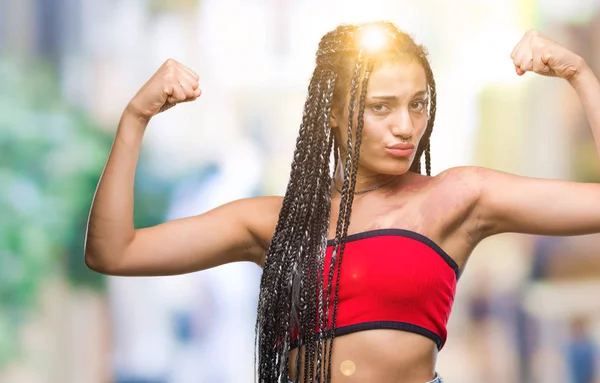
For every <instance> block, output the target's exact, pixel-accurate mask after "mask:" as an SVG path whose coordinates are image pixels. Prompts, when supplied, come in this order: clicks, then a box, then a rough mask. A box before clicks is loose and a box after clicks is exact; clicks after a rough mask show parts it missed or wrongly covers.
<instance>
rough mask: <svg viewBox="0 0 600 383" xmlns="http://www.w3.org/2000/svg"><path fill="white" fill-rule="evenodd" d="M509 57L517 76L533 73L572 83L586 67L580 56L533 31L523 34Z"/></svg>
mask: <svg viewBox="0 0 600 383" xmlns="http://www.w3.org/2000/svg"><path fill="white" fill-rule="evenodd" d="M510 57H511V58H512V60H513V64H514V65H515V70H516V71H517V74H518V75H519V76H522V75H523V74H525V72H535V73H537V74H541V75H544V76H551V77H560V78H563V79H565V80H568V81H572V80H573V79H574V78H575V77H576V75H577V74H578V73H580V72H581V71H582V70H583V69H584V68H585V66H586V63H585V61H584V60H583V59H582V58H581V57H580V56H578V55H576V54H575V53H573V52H571V51H570V50H568V49H567V48H565V47H563V46H562V45H560V44H558V43H557V42H555V41H553V40H552V39H550V38H549V37H548V36H546V35H544V34H542V33H540V32H538V31H535V30H530V31H528V32H527V33H525V35H524V36H523V38H522V39H521V41H519V43H518V44H517V45H516V46H515V49H513V51H512V53H511V54H510Z"/></svg>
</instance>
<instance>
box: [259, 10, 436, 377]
mask: <svg viewBox="0 0 600 383" xmlns="http://www.w3.org/2000/svg"><path fill="white" fill-rule="evenodd" d="M370 26H376V27H378V28H381V29H382V30H383V31H384V32H385V35H386V36H387V39H388V40H389V42H390V44H388V46H387V47H386V48H385V50H383V51H380V52H378V53H377V54H368V53H366V52H365V51H364V50H363V49H362V48H361V45H360V43H359V42H358V37H359V35H360V33H361V31H364V30H365V28H367V27H370ZM407 55H408V57H410V58H413V59H417V60H419V63H420V64H421V65H422V66H423V69H424V70H425V74H426V78H427V84H428V87H429V95H430V99H431V102H430V107H429V108H430V109H429V120H428V123H427V127H426V129H425V132H424V134H423V137H422V139H421V142H420V144H419V146H418V148H417V152H416V155H415V159H414V162H413V164H412V165H411V168H410V170H411V171H413V172H416V173H421V157H422V155H423V153H424V154H425V167H426V174H427V175H430V173H431V153H430V136H431V132H432V130H433V123H434V120H435V112H436V90H435V81H434V78H433V73H432V71H431V67H430V65H429V61H428V59H427V51H426V50H425V48H424V47H423V46H421V45H417V44H416V43H415V42H414V41H413V39H412V38H411V37H410V36H409V35H407V34H406V33H404V32H402V31H400V30H399V29H398V28H397V27H396V26H395V25H394V24H392V23H389V22H376V23H368V24H361V25H341V26H339V27H337V28H336V29H334V30H332V31H331V32H329V33H327V34H326V35H325V36H323V38H322V39H321V41H320V43H319V48H318V51H317V54H316V67H315V69H314V72H313V75H312V78H311V80H310V83H309V86H308V96H307V98H306V102H305V105H304V113H303V116H302V123H301V125H300V130H299V134H298V138H297V141H296V149H295V151H294V157H293V161H292V165H291V172H290V179H289V183H288V186H287V190H286V193H285V196H284V198H283V203H282V207H281V210H280V213H279V219H278V222H277V226H276V228H275V233H274V235H273V238H272V240H271V243H270V246H269V249H268V251H267V255H266V259H265V264H264V268H263V274H262V278H261V284H260V295H259V302H258V310H257V320H256V338H255V353H256V354H255V362H256V368H257V373H258V381H259V382H260V383H278V382H287V376H288V366H289V363H290V360H289V352H290V349H291V348H292V344H293V343H294V344H296V345H297V347H298V354H297V357H296V358H295V360H294V361H292V362H293V363H295V370H296V378H295V382H296V383H298V382H300V381H301V382H305V383H309V382H311V383H312V382H322V383H328V382H330V380H331V356H332V349H333V347H332V345H333V340H334V338H335V326H336V317H337V304H338V294H339V278H340V273H341V266H342V259H343V255H344V247H345V238H346V236H347V234H348V226H349V223H350V214H351V211H352V203H353V200H354V190H355V186H356V174H357V170H358V166H357V164H358V160H359V152H360V146H361V140H362V130H363V125H364V122H363V115H364V110H365V96H366V92H367V84H368V81H369V76H370V74H371V72H372V71H373V68H374V65H376V64H377V63H378V62H383V61H385V60H394V59H398V58H399V57H402V56H407ZM348 94H349V102H348V115H349V116H348V141H347V146H346V147H347V150H346V151H345V152H346V153H345V154H346V155H345V158H343V159H342V158H338V156H337V153H338V150H337V149H338V147H339V143H337V142H335V137H334V133H333V132H332V129H331V127H330V117H331V112H332V109H333V108H338V109H339V110H343V109H342V108H345V101H346V99H347V96H348ZM357 106H358V107H357ZM355 111H356V112H357V113H358V116H357V117H358V119H357V120H358V123H357V125H356V134H355V137H356V139H355V142H353V139H352V137H353V134H352V133H353V131H354V129H353V126H352V125H353V121H354V118H353V117H354V113H355ZM332 156H333V162H334V170H335V167H336V166H337V163H338V161H342V160H343V161H344V163H345V166H344V178H343V186H342V189H341V200H340V210H339V211H340V212H339V217H338V220H337V224H336V231H335V240H334V248H333V252H332V255H331V260H330V261H329V262H328V264H327V265H326V264H325V263H326V262H325V254H326V250H327V243H328V238H327V237H328V233H329V226H330V212H331V183H332V169H331V167H330V166H331V159H332ZM332 292H333V296H332ZM301 362H303V363H301ZM301 374H302V375H303V376H302V378H301V377H300V375H301Z"/></svg>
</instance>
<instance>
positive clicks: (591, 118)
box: [569, 60, 600, 157]
mask: <svg viewBox="0 0 600 383" xmlns="http://www.w3.org/2000/svg"><path fill="white" fill-rule="evenodd" d="M581 61H582V64H581V69H580V70H578V72H577V74H576V75H575V76H573V78H572V79H570V80H569V82H570V84H571V85H572V86H573V88H574V89H575V91H576V92H577V94H578V95H579V99H580V100H581V103H582V105H583V108H584V110H585V114H586V116H587V120H588V122H589V124H590V128H591V129H592V134H593V135H594V142H595V143H596V151H597V153H598V156H599V157H600V82H599V81H598V78H597V77H596V75H595V74H594V72H593V71H592V69H591V68H590V67H589V66H588V65H587V64H585V62H584V61H583V60H581Z"/></svg>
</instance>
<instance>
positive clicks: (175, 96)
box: [166, 82, 186, 104]
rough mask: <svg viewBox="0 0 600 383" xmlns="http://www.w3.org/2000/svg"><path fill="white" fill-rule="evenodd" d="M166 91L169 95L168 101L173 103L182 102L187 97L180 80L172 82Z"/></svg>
mask: <svg viewBox="0 0 600 383" xmlns="http://www.w3.org/2000/svg"><path fill="white" fill-rule="evenodd" d="M166 93H167V95H168V96H169V97H168V98H167V102H169V103H172V104H173V103H178V102H182V101H184V100H185V99H186V96H185V92H184V90H183V88H182V87H181V84H179V82H173V83H171V84H170V85H169V88H168V89H167V92H166Z"/></svg>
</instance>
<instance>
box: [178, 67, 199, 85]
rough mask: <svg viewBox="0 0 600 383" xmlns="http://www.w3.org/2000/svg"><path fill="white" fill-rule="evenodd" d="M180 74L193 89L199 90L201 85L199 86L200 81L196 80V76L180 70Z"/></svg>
mask: <svg viewBox="0 0 600 383" xmlns="http://www.w3.org/2000/svg"><path fill="white" fill-rule="evenodd" d="M178 73H179V75H180V76H181V78H182V79H183V81H186V82H187V83H188V84H190V86H191V87H192V89H198V87H199V86H200V84H198V80H196V78H194V76H192V75H191V74H190V73H189V72H188V71H186V70H183V69H180V70H179V72H178Z"/></svg>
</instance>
